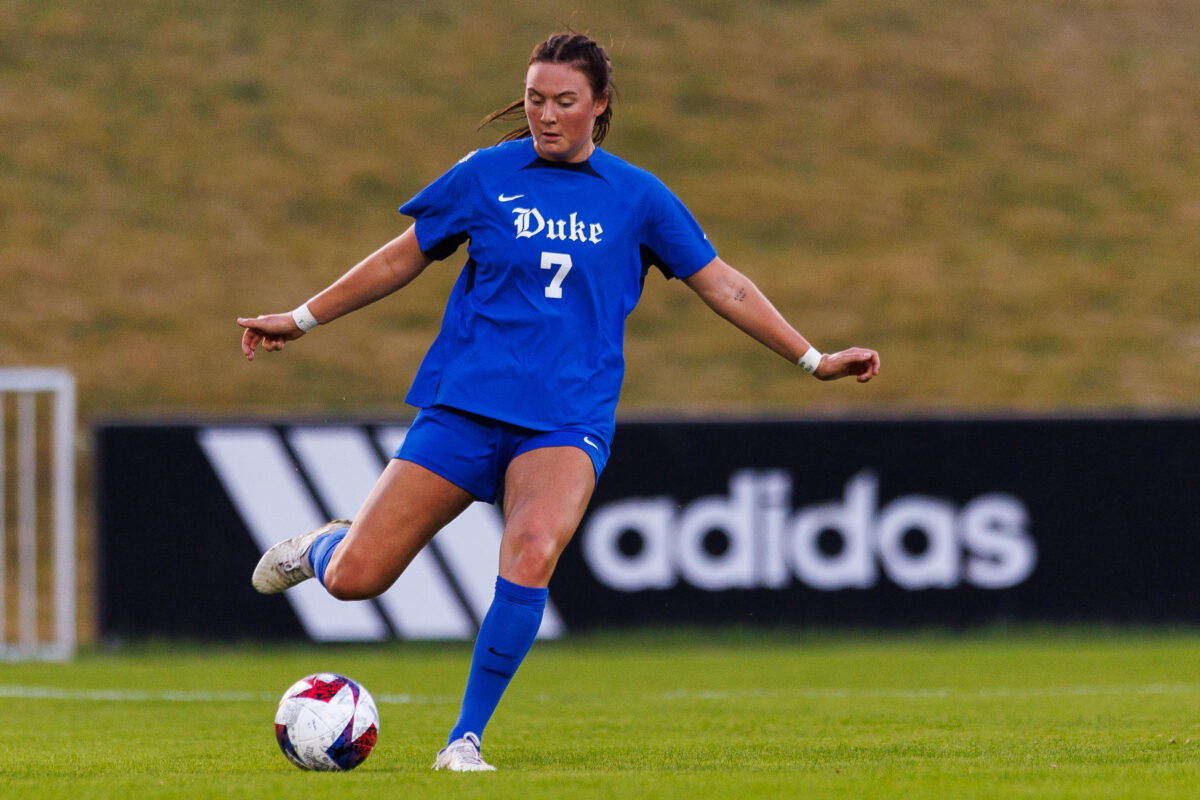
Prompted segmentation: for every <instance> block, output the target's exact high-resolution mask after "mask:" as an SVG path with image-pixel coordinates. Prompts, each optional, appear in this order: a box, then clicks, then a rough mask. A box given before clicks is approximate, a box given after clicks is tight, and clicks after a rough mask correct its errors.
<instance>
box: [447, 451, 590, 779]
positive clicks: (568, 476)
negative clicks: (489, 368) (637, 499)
mask: <svg viewBox="0 0 1200 800" xmlns="http://www.w3.org/2000/svg"><path fill="white" fill-rule="evenodd" d="M595 485H596V467H595V466H593V463H592V459H591V458H589V456H588V454H587V453H585V452H584V451H582V450H580V449H578V448H576V447H573V446H567V447H544V448H540V449H535V450H529V451H528V452H524V453H522V454H521V455H519V456H517V457H516V458H514V459H513V461H512V463H511V464H510V465H509V467H508V470H507V472H506V473H505V481H504V536H503V538H502V539H501V541H500V575H499V577H497V579H496V595H495V598H494V599H493V601H492V605H491V608H490V609H488V613H487V616H486V617H484V620H483V623H482V624H481V625H480V627H479V636H478V637H477V638H476V640H475V649H474V653H473V655H472V658H471V671H470V674H469V675H468V678H467V688H466V692H465V693H464V695H463V704H462V710H461V712H460V714H459V718H458V722H457V723H456V724H455V726H454V728H453V729H452V730H451V732H450V737H449V738H450V741H449V744H448V745H447V746H446V748H445V749H443V750H442V752H440V753H439V754H438V760H437V762H436V763H435V764H434V768H435V769H450V770H459V771H466V770H471V771H477V770H487V769H491V768H492V767H491V766H490V765H489V764H487V763H486V762H484V761H483V759H482V758H481V757H480V755H479V737H481V736H482V735H483V729H484V727H485V726H486V725H487V723H488V720H489V719H491V716H492V713H493V712H494V711H495V710H496V706H497V705H498V704H499V702H500V697H501V696H502V695H503V694H504V690H505V689H506V688H508V684H509V682H510V681H511V680H512V676H513V675H514V674H515V673H516V671H517V667H519V666H520V664H521V661H522V660H523V659H524V658H525V654H526V653H527V652H528V651H529V648H530V646H531V645H532V644H533V640H534V638H535V637H536V636H537V631H538V628H539V627H540V626H541V622H542V614H543V612H544V610H545V608H546V598H547V596H548V595H549V590H548V589H547V588H546V587H547V586H548V585H549V583H550V576H551V575H553V573H554V567H555V565H556V564H557V563H558V558H559V556H560V555H562V552H563V549H564V548H565V547H566V546H567V543H568V542H570V541H571V537H572V536H573V535H574V534H575V529H576V528H578V527H579V522H580V520H581V519H582V518H583V512H584V511H585V510H586V509H587V504H588V501H589V500H590V499H591V496H592V491H593V489H594V488H595Z"/></svg>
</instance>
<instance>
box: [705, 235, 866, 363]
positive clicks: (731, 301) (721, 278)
mask: <svg viewBox="0 0 1200 800" xmlns="http://www.w3.org/2000/svg"><path fill="white" fill-rule="evenodd" d="M683 282H684V283H686V284H687V285H688V287H690V288H691V289H692V291H694V292H695V293H696V294H698V295H700V298H701V299H702V300H704V302H705V303H707V304H708V307H709V308H711V309H712V310H713V311H715V312H717V313H718V314H720V315H721V316H722V317H724V318H725V319H727V320H729V321H730V322H732V323H733V324H734V325H736V326H737V327H738V328H740V329H742V330H743V331H745V332H746V333H747V334H749V335H750V336H752V337H753V338H755V339H757V340H758V341H759V342H762V343H763V344H764V345H766V346H767V347H769V348H771V349H772V350H774V351H775V352H776V353H778V354H779V355H781V356H783V357H784V358H786V359H787V360H788V361H790V362H791V363H793V364H796V363H798V362H799V360H800V358H801V356H803V355H804V354H805V353H806V352H808V349H809V347H811V346H812V345H811V344H810V343H809V341H808V340H807V339H805V338H804V337H803V336H801V335H800V333H799V331H797V330H796V329H795V328H793V327H792V326H791V324H790V323H789V322H788V321H787V320H786V319H784V318H783V315H782V314H780V313H779V311H778V310H777V309H776V308H775V306H774V305H772V304H771V301H770V300H768V299H767V297H766V295H764V294H763V293H762V292H761V291H760V290H759V288H758V287H757V286H755V285H754V282H753V281H751V280H750V279H749V278H747V277H746V276H745V275H743V274H742V273H740V272H738V271H737V270H736V269H734V268H733V267H731V266H729V265H728V264H726V263H725V262H724V261H723V260H722V259H721V258H719V257H718V258H714V259H713V260H712V261H710V262H709V263H708V264H707V265H705V266H704V267H703V268H702V269H700V271H699V272H696V273H694V274H692V275H690V276H688V277H687V278H684V279H683ZM813 374H814V375H815V376H816V377H818V378H820V379H821V380H825V381H831V380H836V379H837V378H844V377H847V376H849V375H854V376H855V377H856V378H857V379H858V382H859V383H866V382H867V381H869V380H871V378H873V377H875V376H876V375H878V374H879V353H877V352H875V351H874V350H869V349H867V348H865V347H851V348H849V349H847V350H841V351H839V352H836V353H826V354H824V355H822V356H821V361H820V364H819V365H818V366H817V368H816V371H815V372H814V373H813Z"/></svg>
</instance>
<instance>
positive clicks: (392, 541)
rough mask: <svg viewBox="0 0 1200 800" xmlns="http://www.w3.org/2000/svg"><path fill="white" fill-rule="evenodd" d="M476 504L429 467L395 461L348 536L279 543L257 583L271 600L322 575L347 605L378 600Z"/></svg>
mask: <svg viewBox="0 0 1200 800" xmlns="http://www.w3.org/2000/svg"><path fill="white" fill-rule="evenodd" d="M474 499H475V498H474V496H472V495H471V494H470V493H469V492H467V491H466V490H464V489H461V488H459V487H458V486H456V485H455V484H453V483H451V482H450V481H448V480H446V479H445V478H443V477H441V476H439V475H437V474H435V473H433V472H431V471H430V470H428V469H426V468H425V467H422V466H420V465H418V464H414V463H412V462H411V461H405V460H401V459H395V458H394V459H392V460H391V461H390V462H389V463H388V466H387V468H386V469H385V470H384V471H383V474H382V475H381V476H380V477H379V480H378V481H377V482H376V483H375V488H374V489H372V490H371V494H370V495H369V496H368V497H367V499H366V501H365V502H364V503H363V506H362V508H361V509H360V511H359V513H358V515H357V517H356V518H355V520H354V522H353V523H352V524H350V525H349V529H348V530H347V529H346V527H345V523H344V522H342V523H341V524H338V523H337V522H334V523H330V524H329V525H325V526H323V527H322V528H319V529H317V530H316V531H310V532H308V533H306V534H303V535H301V536H297V537H295V538H293V539H289V540H287V541H286V542H280V543H279V544H277V545H275V546H274V547H272V548H271V549H270V550H268V551H267V552H266V553H265V554H264V555H263V557H262V559H261V560H260V561H259V563H258V566H257V567H256V568H255V571H254V578H253V579H252V582H253V583H254V586H255V588H256V589H258V590H259V591H260V592H264V593H268V594H269V593H273V592H278V591H282V590H283V589H286V588H288V587H289V586H294V585H295V584H297V583H300V582H301V581H303V580H306V579H307V578H310V577H313V576H314V574H315V575H316V576H318V577H319V578H320V579H321V582H322V584H323V585H324V586H325V588H326V590H328V591H329V593H330V594H332V595H333V596H334V597H337V598H338V599H340V600H362V599H366V598H369V597H376V596H378V595H380V594H382V593H383V592H384V591H386V590H387V588H388V587H389V586H391V585H392V584H393V583H394V582H395V581H396V579H397V578H398V577H400V574H401V573H403V572H404V570H405V568H407V567H408V565H409V564H410V563H411V562H412V560H413V558H415V557H416V555H417V553H418V552H420V551H421V548H423V547H424V546H425V545H426V544H428V543H429V541H430V539H432V538H433V536H434V534H436V533H437V532H438V531H439V530H441V529H442V528H443V527H444V526H445V525H446V524H447V523H449V522H450V521H451V520H453V519H454V518H455V517H457V516H458V515H459V514H461V513H462V511H463V510H464V509H465V508H466V507H467V506H468V505H470V504H471V502H472V501H474ZM314 561H315V562H316V563H314Z"/></svg>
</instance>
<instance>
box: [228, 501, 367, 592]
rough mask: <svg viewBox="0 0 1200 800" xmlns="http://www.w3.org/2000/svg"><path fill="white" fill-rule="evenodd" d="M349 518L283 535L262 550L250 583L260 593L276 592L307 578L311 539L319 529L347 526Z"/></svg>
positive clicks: (328, 529) (310, 570)
mask: <svg viewBox="0 0 1200 800" xmlns="http://www.w3.org/2000/svg"><path fill="white" fill-rule="evenodd" d="M349 527H350V520H348V519H335V520H333V521H332V522H326V523H325V524H324V525H322V526H321V527H319V528H317V529H316V530H313V531H309V532H308V533H302V534H300V535H299V536H293V537H292V538H291V539H284V540H283V541H282V542H279V543H278V544H276V545H273V546H272V547H271V549H269V550H267V552H265V553H263V557H262V558H260V559H259V560H258V566H256V567H255V568H254V575H252V576H251V577H250V583H252V584H254V588H255V589H257V590H258V591H259V592H260V593H262V594H278V593H279V592H282V591H283V590H284V589H288V588H290V587H292V586H295V585H296V584H297V583H302V582H304V581H306V580H308V579H309V578H311V577H312V576H313V575H314V574H315V573H314V572H313V568H312V565H311V564H309V563H308V551H309V550H310V549H311V548H312V543H313V541H314V540H315V539H316V538H317V537H318V536H320V535H321V534H322V533H329V532H330V531H336V530H337V529H338V528H349Z"/></svg>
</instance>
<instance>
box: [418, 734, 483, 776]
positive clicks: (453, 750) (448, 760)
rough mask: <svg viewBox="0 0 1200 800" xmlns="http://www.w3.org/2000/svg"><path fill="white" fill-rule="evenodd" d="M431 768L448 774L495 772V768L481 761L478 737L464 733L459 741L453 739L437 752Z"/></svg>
mask: <svg viewBox="0 0 1200 800" xmlns="http://www.w3.org/2000/svg"><path fill="white" fill-rule="evenodd" d="M433 768H434V769H444V770H449V771H450V772H495V771H496V768H495V767H493V766H492V765H491V764H489V763H487V762H486V761H484V760H483V756H482V755H480V753H479V737H478V736H476V735H475V734H473V733H464V734H463V736H462V738H461V739H455V740H454V741H453V742H451V743H450V744H448V745H446V746H445V747H443V748H442V749H441V750H438V754H437V760H436V761H434V762H433Z"/></svg>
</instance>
